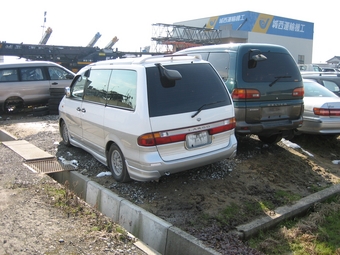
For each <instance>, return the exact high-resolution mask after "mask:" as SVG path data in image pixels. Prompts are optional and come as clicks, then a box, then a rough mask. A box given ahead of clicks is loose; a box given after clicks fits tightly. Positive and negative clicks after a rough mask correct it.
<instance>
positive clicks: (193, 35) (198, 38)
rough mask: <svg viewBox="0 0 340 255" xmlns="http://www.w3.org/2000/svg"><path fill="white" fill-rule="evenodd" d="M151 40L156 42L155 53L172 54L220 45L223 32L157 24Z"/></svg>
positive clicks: (154, 25)
mask: <svg viewBox="0 0 340 255" xmlns="http://www.w3.org/2000/svg"><path fill="white" fill-rule="evenodd" d="M151 40H152V41H154V42H156V45H155V49H154V51H155V52H169V53H170V52H176V51H177V50H181V49H185V48H189V47H194V46H200V45H211V44H218V43H220V41H221V31H220V30H216V29H208V28H205V27H203V28H199V27H189V26H183V25H171V24H163V23H156V24H153V25H152V37H151Z"/></svg>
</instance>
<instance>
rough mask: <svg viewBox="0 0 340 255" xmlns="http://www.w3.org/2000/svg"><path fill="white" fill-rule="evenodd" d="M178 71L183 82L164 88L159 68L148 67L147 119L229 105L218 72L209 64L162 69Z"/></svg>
mask: <svg viewBox="0 0 340 255" xmlns="http://www.w3.org/2000/svg"><path fill="white" fill-rule="evenodd" d="M165 67H166V68H167V69H170V70H177V71H179V72H180V74H181V75H182V79H180V80H176V82H175V83H174V86H163V85H162V80H164V78H163V79H162V78H161V77H160V72H159V70H158V68H157V67H156V66H155V67H148V68H147V69H146V72H147V91H148V92H147V93H148V103H149V115H150V117H157V116H162V115H170V114H179V113H185V112H195V111H198V110H199V109H200V108H201V109H202V110H206V109H211V108H215V107H221V106H225V105H229V104H231V99H230V97H229V94H228V92H227V90H226V87H225V86H224V84H223V82H222V81H221V78H220V77H219V75H218V73H217V72H215V70H214V69H213V68H212V66H211V65H210V64H208V63H204V64H185V65H184V64H182V65H169V66H165Z"/></svg>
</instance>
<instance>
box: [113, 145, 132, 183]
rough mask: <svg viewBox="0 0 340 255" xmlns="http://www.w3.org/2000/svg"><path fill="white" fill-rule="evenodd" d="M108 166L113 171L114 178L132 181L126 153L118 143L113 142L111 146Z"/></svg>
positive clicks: (118, 180)
mask: <svg viewBox="0 0 340 255" xmlns="http://www.w3.org/2000/svg"><path fill="white" fill-rule="evenodd" d="M108 166H109V169H110V171H111V172H112V176H113V178H114V179H115V180H116V181H117V182H128V181H131V178H130V176H129V173H128V171H127V168H126V164H125V158H124V155H123V153H122V151H121V150H120V149H119V147H118V146H117V145H116V144H112V145H111V147H110V150H109V154H108Z"/></svg>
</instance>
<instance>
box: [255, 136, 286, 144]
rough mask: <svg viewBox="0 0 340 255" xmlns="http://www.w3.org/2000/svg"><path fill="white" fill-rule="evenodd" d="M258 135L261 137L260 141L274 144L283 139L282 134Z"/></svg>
mask: <svg viewBox="0 0 340 255" xmlns="http://www.w3.org/2000/svg"><path fill="white" fill-rule="evenodd" d="M258 137H259V139H260V141H261V142H263V143H267V144H274V143H278V142H280V141H281V139H282V134H275V135H271V136H263V135H259V136H258Z"/></svg>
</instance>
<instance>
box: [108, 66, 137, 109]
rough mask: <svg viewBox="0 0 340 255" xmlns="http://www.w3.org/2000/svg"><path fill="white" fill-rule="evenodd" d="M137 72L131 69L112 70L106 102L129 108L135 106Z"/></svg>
mask: <svg viewBox="0 0 340 255" xmlns="http://www.w3.org/2000/svg"><path fill="white" fill-rule="evenodd" d="M136 91H137V73H136V71H133V70H112V75H111V79H110V83H109V89H108V93H107V104H108V105H112V106H119V107H124V108H129V109H135V108H136Z"/></svg>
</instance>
